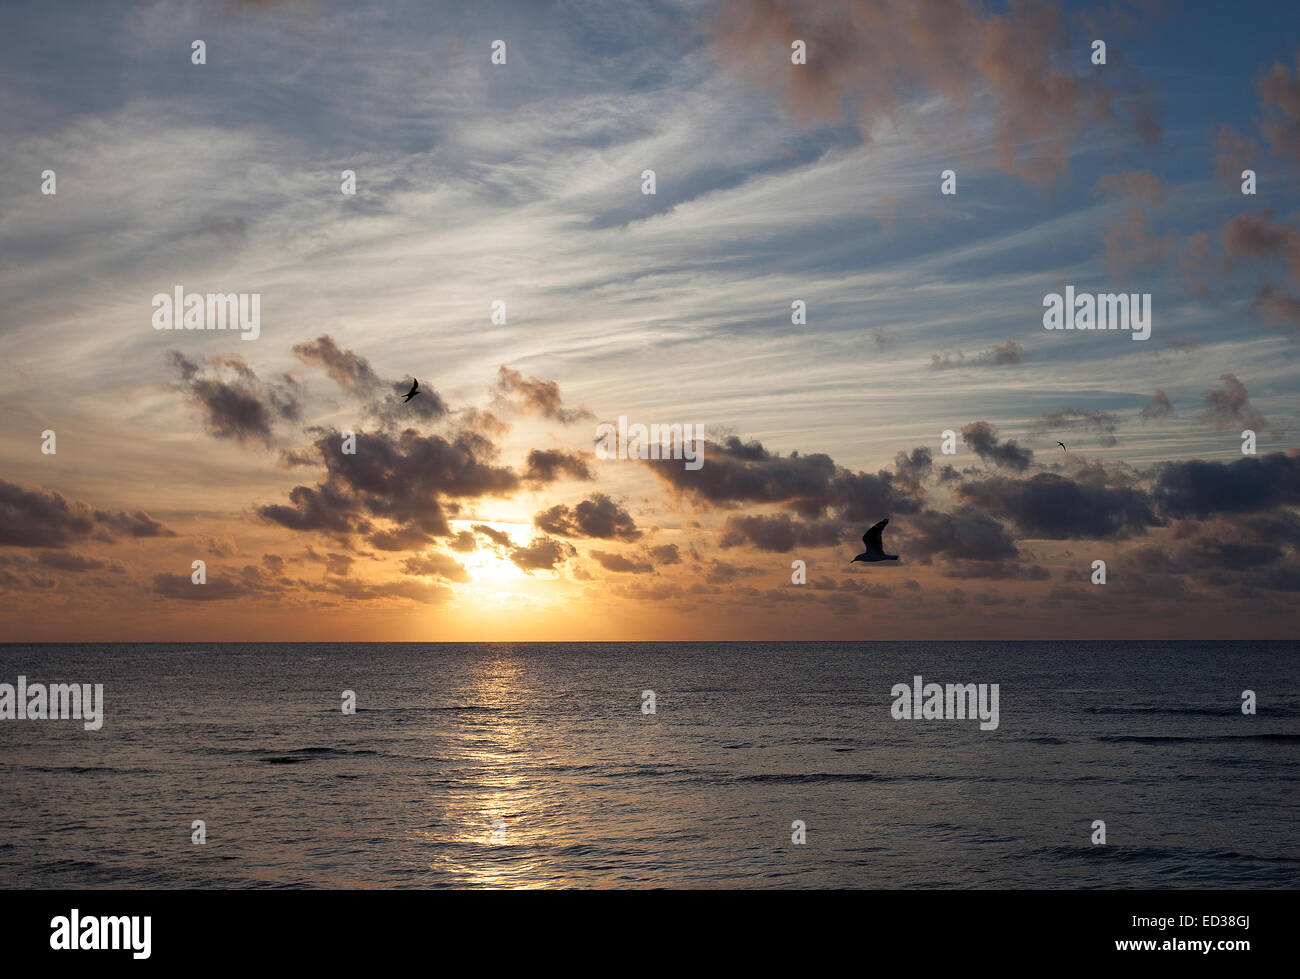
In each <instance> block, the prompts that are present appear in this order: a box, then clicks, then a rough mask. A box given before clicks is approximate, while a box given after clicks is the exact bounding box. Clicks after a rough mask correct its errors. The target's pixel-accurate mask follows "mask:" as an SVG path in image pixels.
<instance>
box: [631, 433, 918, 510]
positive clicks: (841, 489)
mask: <svg viewBox="0 0 1300 979" xmlns="http://www.w3.org/2000/svg"><path fill="white" fill-rule="evenodd" d="M704 459H705V464H704V466H703V468H701V469H699V470H696V471H691V470H688V469H686V468H685V467H684V466H682V464H681V462H680V461H674V460H664V459H661V460H654V459H650V460H646V461H645V462H644V463H643V465H647V466H649V467H650V468H651V470H652V471H653V472H654V474H655V475H656V476H658V477H659V478H660V479H661V480H663V481H664V482H666V483H668V484H669V485H670V486H672V487H673V488H674V489H675V490H677V491H678V492H681V493H684V494H687V495H690V496H693V497H695V498H696V499H698V500H702V501H704V502H706V503H710V504H714V505H718V506H729V505H732V504H736V503H779V504H782V505H784V506H785V507H786V508H787V509H789V510H792V511H794V512H795V513H797V514H799V515H800V516H802V517H804V518H808V519H812V518H815V517H820V516H822V515H823V514H824V513H825V512H826V511H827V510H828V509H833V510H835V511H836V513H837V515H838V517H839V518H840V519H841V520H845V521H848V522H850V523H858V522H860V521H863V520H870V521H871V522H873V523H874V522H875V520H879V519H880V515H882V514H885V513H910V512H912V511H914V510H916V509H917V507H918V505H919V504H918V503H917V501H916V500H915V499H913V498H912V496H911V495H909V493H908V480H907V479H903V480H900V479H899V478H898V477H897V476H896V475H895V474H894V473H892V472H889V471H886V470H881V471H880V472H878V473H876V474H874V475H872V474H870V473H864V472H857V473H855V472H851V471H850V470H848V469H844V468H842V467H839V466H836V465H835V463H834V461H833V460H832V459H831V457H830V456H828V455H825V454H824V453H817V454H813V455H800V454H799V453H798V452H793V453H791V454H790V455H788V456H782V455H780V454H779V453H775V452H769V451H768V450H767V449H765V448H764V447H763V445H762V444H761V443H759V442H742V441H741V440H740V439H738V438H736V437H735V436H732V437H729V438H727V439H724V440H723V441H722V442H705V443H704Z"/></svg>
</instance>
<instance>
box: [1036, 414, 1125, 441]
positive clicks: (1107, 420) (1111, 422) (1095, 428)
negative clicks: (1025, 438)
mask: <svg viewBox="0 0 1300 979" xmlns="http://www.w3.org/2000/svg"><path fill="white" fill-rule="evenodd" d="M1121 424H1123V421H1122V419H1121V418H1120V417H1119V416H1118V415H1115V414H1112V413H1111V412H1109V411H1098V410H1092V409H1082V408H1062V409H1061V410H1060V411H1045V412H1043V414H1042V417H1041V418H1039V419H1038V420H1036V421H1035V422H1034V424H1033V426H1032V428H1031V431H1033V432H1034V433H1035V434H1037V435H1047V434H1050V433H1056V432H1060V431H1080V430H1082V431H1086V432H1091V433H1092V434H1093V435H1094V436H1096V438H1097V441H1098V443H1099V444H1101V445H1104V446H1107V447H1109V446H1112V445H1116V444H1118V442H1119V440H1118V439H1117V438H1116V437H1115V432H1116V431H1117V430H1118V429H1119V426H1120V425H1121Z"/></svg>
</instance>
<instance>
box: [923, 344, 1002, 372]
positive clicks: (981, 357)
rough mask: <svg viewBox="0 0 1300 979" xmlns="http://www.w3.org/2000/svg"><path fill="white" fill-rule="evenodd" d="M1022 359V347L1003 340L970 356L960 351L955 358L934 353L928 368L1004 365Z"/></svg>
mask: <svg viewBox="0 0 1300 979" xmlns="http://www.w3.org/2000/svg"><path fill="white" fill-rule="evenodd" d="M1024 359H1025V348H1024V347H1022V346H1021V345H1020V344H1018V343H1016V342H1015V341H1014V340H1003V341H1002V342H1001V343H999V344H997V345H996V346H993V347H990V348H989V349H988V350H985V351H984V352H982V353H979V354H976V355H975V356H974V357H970V358H967V357H966V355H965V354H962V353H960V352H959V353H958V354H957V359H956V360H953V358H952V356H951V355H950V354H944V355H943V356H942V357H940V356H939V355H938V354H934V355H932V356H931V357H930V369H931V370H936V371H937V370H950V369H952V368H958V367H1006V366H1009V365H1010V366H1013V365H1016V364H1019V363H1021V362H1022V361H1023V360H1024Z"/></svg>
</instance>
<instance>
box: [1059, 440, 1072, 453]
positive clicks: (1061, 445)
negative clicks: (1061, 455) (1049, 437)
mask: <svg viewBox="0 0 1300 979" xmlns="http://www.w3.org/2000/svg"><path fill="white" fill-rule="evenodd" d="M1056 444H1057V445H1059V446H1060V447H1061V448H1063V449H1065V443H1064V442H1057V443H1056ZM1065 451H1066V452H1069V451H1070V450H1069V449H1065Z"/></svg>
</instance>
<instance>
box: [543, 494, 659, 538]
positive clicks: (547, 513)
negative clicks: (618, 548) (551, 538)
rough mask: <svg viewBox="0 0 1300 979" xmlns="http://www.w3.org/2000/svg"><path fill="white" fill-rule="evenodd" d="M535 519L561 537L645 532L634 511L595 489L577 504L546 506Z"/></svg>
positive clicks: (605, 535)
mask: <svg viewBox="0 0 1300 979" xmlns="http://www.w3.org/2000/svg"><path fill="white" fill-rule="evenodd" d="M533 523H534V524H535V525H536V526H537V527H538V528H539V529H541V530H544V531H546V532H547V533H548V534H558V535H560V536H561V537H599V538H602V539H606V540H625V541H631V540H637V539H638V538H639V537H640V536H641V531H639V530H637V527H636V521H635V520H633V519H632V515H631V514H630V513H628V512H627V510H625V509H624V508H623V507H621V506H619V505H618V504H617V503H615V502H614V501H613V500H611V499H610V498H609V497H608V496H606V495H605V494H604V493H595V494H593V495H592V496H591V497H589V498H588V499H585V500H583V501H582V502H581V503H579V504H577V505H576V506H573V507H569V506H565V505H564V504H558V505H556V506H553V507H551V508H550V509H549V510H543V511H542V512H541V513H539V514H537V515H536V516H535V517H533Z"/></svg>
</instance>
